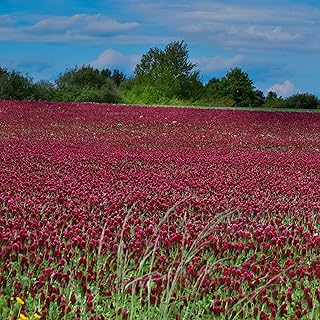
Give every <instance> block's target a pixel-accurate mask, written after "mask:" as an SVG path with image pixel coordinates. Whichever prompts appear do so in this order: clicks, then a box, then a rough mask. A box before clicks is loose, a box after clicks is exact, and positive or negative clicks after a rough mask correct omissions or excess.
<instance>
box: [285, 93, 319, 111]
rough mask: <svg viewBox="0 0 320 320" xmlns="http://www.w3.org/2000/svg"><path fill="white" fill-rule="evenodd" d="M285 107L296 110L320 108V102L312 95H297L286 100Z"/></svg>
mask: <svg viewBox="0 0 320 320" xmlns="http://www.w3.org/2000/svg"><path fill="white" fill-rule="evenodd" d="M285 107H287V108H294V109H317V108H320V100H319V99H318V98H317V97H316V96H315V95H314V94H310V93H297V94H295V95H293V96H290V97H288V98H286V99H285Z"/></svg>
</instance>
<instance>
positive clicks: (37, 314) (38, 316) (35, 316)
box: [33, 312, 41, 319]
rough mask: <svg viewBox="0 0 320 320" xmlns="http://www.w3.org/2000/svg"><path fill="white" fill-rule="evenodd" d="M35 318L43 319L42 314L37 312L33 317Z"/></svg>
mask: <svg viewBox="0 0 320 320" xmlns="http://www.w3.org/2000/svg"><path fill="white" fill-rule="evenodd" d="M33 317H34V318H35V319H41V316H40V314H39V313H37V312H36V313H35V314H34V315H33Z"/></svg>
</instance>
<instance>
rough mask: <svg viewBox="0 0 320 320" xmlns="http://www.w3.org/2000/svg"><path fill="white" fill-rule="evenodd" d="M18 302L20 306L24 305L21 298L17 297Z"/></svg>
mask: <svg viewBox="0 0 320 320" xmlns="http://www.w3.org/2000/svg"><path fill="white" fill-rule="evenodd" d="M16 300H17V302H18V303H19V304H21V305H23V304H24V301H23V300H22V299H21V298H20V297H16Z"/></svg>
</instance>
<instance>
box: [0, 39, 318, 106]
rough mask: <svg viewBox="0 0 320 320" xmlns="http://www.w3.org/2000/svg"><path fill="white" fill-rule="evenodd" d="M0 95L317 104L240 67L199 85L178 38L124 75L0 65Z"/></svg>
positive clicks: (217, 103)
mask: <svg viewBox="0 0 320 320" xmlns="http://www.w3.org/2000/svg"><path fill="white" fill-rule="evenodd" d="M0 99H2V100H4V99H9V100H43V101H76V102H109V103H110V102H111V103H121V102H122V103H131V104H169V105H198V106H218V107H239V108H241V107H250V108H255V107H266V108H295V109H317V108H320V100H319V98H318V97H317V96H316V95H314V94H310V93H298V94H295V95H292V96H290V97H287V98H283V97H281V96H278V95H277V93H276V92H272V91H270V92H268V93H267V95H266V96H265V95H264V93H263V92H262V91H261V90H258V89H257V88H256V87H255V86H254V83H253V81H252V80H251V79H250V77H249V75H248V74H247V73H246V72H245V71H243V70H242V69H241V68H231V69H230V70H229V71H228V72H227V73H226V75H225V76H223V77H222V78H217V77H212V78H211V79H210V80H209V81H208V82H207V83H206V84H203V82H202V81H201V79H200V72H199V70H198V69H197V66H196V64H194V63H192V62H191V61H190V58H189V51H188V48H187V44H186V43H185V42H184V41H173V42H171V43H169V44H168V45H167V46H166V47H165V48H164V49H159V48H156V47H154V48H151V49H149V51H148V52H146V53H145V54H143V56H142V58H141V60H140V62H139V63H138V64H137V65H136V67H135V70H134V73H133V75H132V76H131V77H129V78H127V77H126V76H125V75H124V74H123V73H122V72H121V71H119V70H117V69H115V70H113V71H111V70H110V69H108V68H105V69H102V70H98V69H96V68H94V67H92V66H90V65H83V66H81V67H75V68H72V69H67V70H66V71H65V72H64V73H62V74H60V75H59V76H58V77H57V79H56V80H55V81H54V82H49V81H44V80H42V81H38V82H34V81H33V80H32V78H30V77H29V76H26V75H23V74H21V73H19V72H17V71H9V70H7V69H5V68H1V67H0Z"/></svg>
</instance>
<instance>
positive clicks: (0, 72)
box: [0, 67, 33, 100]
mask: <svg viewBox="0 0 320 320" xmlns="http://www.w3.org/2000/svg"><path fill="white" fill-rule="evenodd" d="M32 98H33V93H32V79H31V78H30V77H28V76H24V75H22V74H20V73H18V72H16V71H8V70H6V69H4V68H1V67H0V99H2V100H5V99H6V100H29V99H32Z"/></svg>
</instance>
